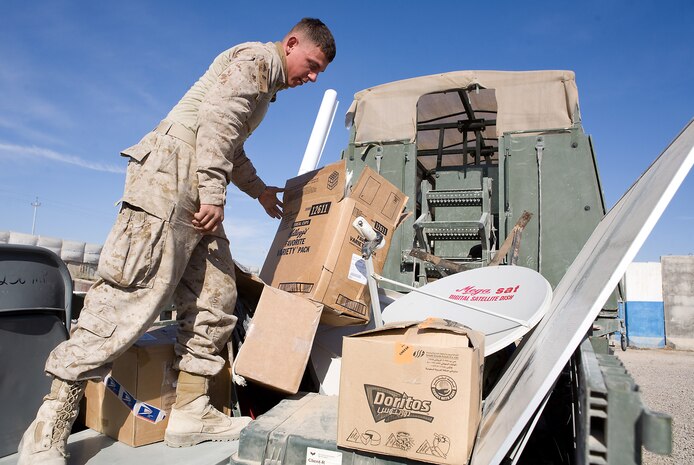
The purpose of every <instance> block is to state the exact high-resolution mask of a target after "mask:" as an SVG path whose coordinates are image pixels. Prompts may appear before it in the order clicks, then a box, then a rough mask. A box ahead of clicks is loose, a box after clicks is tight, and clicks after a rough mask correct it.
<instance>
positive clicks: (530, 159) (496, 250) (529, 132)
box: [342, 71, 671, 464]
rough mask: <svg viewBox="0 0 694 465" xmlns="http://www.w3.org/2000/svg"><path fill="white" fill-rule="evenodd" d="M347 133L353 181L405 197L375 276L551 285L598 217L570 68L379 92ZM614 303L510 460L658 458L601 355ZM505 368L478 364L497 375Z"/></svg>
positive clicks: (611, 328)
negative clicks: (508, 278)
mask: <svg viewBox="0 0 694 465" xmlns="http://www.w3.org/2000/svg"><path fill="white" fill-rule="evenodd" d="M347 123H348V125H349V126H350V127H351V132H350V140H349V144H348V146H347V148H346V150H344V151H343V153H342V157H343V158H344V159H346V160H347V164H348V167H350V168H351V169H352V170H354V175H355V176H358V175H359V173H360V172H361V170H362V169H363V167H364V166H369V167H371V168H372V169H374V170H376V171H377V172H378V173H379V174H381V175H382V176H384V177H385V178H386V179H388V180H389V181H391V182H392V183H394V184H395V185H396V186H398V187H400V189H401V190H402V191H403V192H404V193H405V194H406V195H407V196H409V199H410V200H409V204H408V206H407V208H408V210H409V211H411V212H414V215H412V216H411V217H410V218H408V219H407V220H406V221H405V223H404V224H403V225H402V226H401V227H400V228H399V229H398V230H397V231H396V232H395V236H394V238H393V240H392V243H391V247H390V250H389V252H388V257H387V260H386V264H385V267H384V270H383V273H382V274H383V276H384V277H387V278H390V279H392V280H395V281H398V282H400V283H403V284H407V285H411V286H422V285H424V284H426V283H428V282H431V281H432V280H436V279H439V278H442V277H444V276H446V275H448V274H450V273H452V272H455V271H459V270H465V269H472V268H476V267H483V266H489V265H490V264H497V263H505V264H512V265H517V266H524V267H528V268H531V269H533V270H536V271H538V272H539V273H541V274H542V275H543V276H544V277H545V278H546V279H547V280H548V281H549V283H550V284H551V285H552V287H556V286H557V284H558V283H559V282H560V280H561V279H562V277H563V276H564V274H565V272H566V271H567V269H568V267H569V266H570V265H571V263H572V262H573V261H574V259H575V258H576V256H577V255H578V253H579V252H580V251H581V249H582V247H583V246H584V244H585V243H586V241H587V239H588V238H589V236H590V235H591V233H592V232H593V230H594V229H595V228H596V226H597V224H598V223H599V222H600V220H601V219H602V218H603V216H604V215H605V212H606V209H605V200H604V196H603V192H602V187H601V183H600V176H599V173H598V164H597V161H596V156H595V150H594V145H593V141H592V139H591V138H590V136H588V135H586V134H585V132H584V130H583V127H582V124H581V115H580V109H579V101H578V91H577V86H576V81H575V76H574V73H573V72H571V71H525V72H503V71H459V72H451V73H445V74H437V75H431V76H424V77H417V78H413V79H406V80H403V81H397V82H393V83H388V84H384V85H380V86H376V87H373V88H369V89H366V90H364V91H361V92H359V93H357V94H356V95H355V98H354V101H353V103H352V105H351V107H350V109H349V111H348V113H347ZM528 218H530V219H529V220H528ZM503 243H506V246H505V247H502V244H503ZM509 244H511V246H510V247H508V245H509ZM500 249H501V250H500ZM385 286H387V284H386V285H385ZM391 287H392V288H393V289H395V288H397V286H395V287H393V286H391ZM620 300H621V293H620V289H619V288H617V289H615V291H614V292H613V293H612V295H611V297H610V298H609V299H608V301H607V302H606V303H605V304H604V306H603V310H602V311H601V312H600V316H599V317H598V318H597V319H596V320H595V322H594V324H593V328H592V331H591V332H590V334H587V335H586V342H585V343H584V344H582V345H581V347H580V348H579V349H578V350H577V351H576V353H575V354H574V356H573V358H572V360H571V362H570V363H569V364H568V365H567V366H566V367H565V369H564V371H563V372H562V376H561V377H560V378H559V380H557V382H556V384H555V388H554V390H553V393H552V396H551V397H550V399H549V403H548V406H547V407H546V408H545V410H544V413H543V415H542V416H541V418H540V419H539V421H538V423H537V426H536V427H535V430H534V432H533V434H532V435H531V437H530V440H529V442H528V444H527V446H526V447H525V449H524V450H523V452H522V454H520V455H519V456H518V455H517V456H516V457H515V459H514V460H515V461H514V462H513V463H527V464H538V463H562V464H564V463H566V464H569V463H570V464H574V463H576V464H607V463H610V464H617V463H619V464H622V463H623V464H631V463H641V445H642V444H644V445H646V446H647V447H649V448H650V449H651V450H653V451H656V452H660V453H667V452H668V451H669V447H670V445H671V432H670V431H669V424H667V422H665V423H663V422H660V423H658V426H657V427H652V428H651V429H649V426H653V424H654V422H649V421H648V418H651V417H657V415H655V414H651V412H649V411H648V410H647V409H645V408H644V407H643V404H642V403H641V400H640V398H639V394H638V389H637V386H636V385H635V384H634V381H633V380H632V379H631V377H630V376H629V375H628V373H627V372H626V371H625V369H624V367H623V366H622V365H621V363H620V362H619V360H618V359H617V358H616V357H614V356H613V355H611V353H612V349H611V347H610V344H609V340H610V339H609V336H610V335H612V334H613V333H615V332H621V333H622V340H623V341H624V342H626V340H625V338H624V337H623V328H624V325H623V322H622V320H621V319H620V318H619V315H618V309H619V302H620ZM490 362H491V363H490ZM503 362H504V361H503V360H502V361H499V360H489V359H488V360H486V361H485V363H489V365H490V366H496V367H497V368H499V369H501V370H503ZM500 365H501V367H500ZM488 375H490V376H491V375H492V373H488ZM660 418H662V417H660ZM509 463H510V462H509Z"/></svg>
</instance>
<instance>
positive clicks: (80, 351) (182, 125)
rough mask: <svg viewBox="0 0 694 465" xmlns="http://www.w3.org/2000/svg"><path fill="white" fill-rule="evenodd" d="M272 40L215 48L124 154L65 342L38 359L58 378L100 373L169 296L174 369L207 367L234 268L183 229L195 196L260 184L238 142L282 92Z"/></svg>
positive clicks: (230, 321) (219, 248) (221, 252)
mask: <svg viewBox="0 0 694 465" xmlns="http://www.w3.org/2000/svg"><path fill="white" fill-rule="evenodd" d="M285 83H286V57H285V54H284V50H283V49H282V48H281V45H280V44H279V43H274V44H273V43H267V44H261V43H256V42H254V43H246V44H241V45H238V46H236V47H233V48H231V49H229V50H227V51H225V52H223V53H222V54H220V55H219V56H218V57H217V58H216V59H215V60H214V62H213V63H212V65H211V66H210V68H209V69H208V70H207V72H206V73H205V74H204V75H203V76H202V77H201V78H200V79H199V80H198V82H197V83H196V84H195V85H194V86H193V87H192V88H191V89H190V90H189V91H188V92H187V93H186V95H185V96H184V97H183V99H181V101H180V102H179V103H178V104H177V105H176V106H175V107H174V108H173V109H172V110H171V112H170V113H169V115H168V116H167V117H166V119H165V120H164V121H162V123H161V124H159V126H158V127H157V128H156V129H155V130H154V131H152V132H150V133H149V134H147V135H146V136H145V137H144V138H143V139H142V140H141V141H140V142H139V143H138V144H137V145H135V146H133V147H130V148H128V149H126V150H124V151H123V152H122V155H123V156H126V157H129V162H128V169H127V175H126V183H125V193H124V196H123V199H122V201H123V204H122V207H121V211H120V213H119V214H118V218H117V219H116V223H115V225H114V227H113V229H112V230H111V233H110V234H109V237H108V239H107V241H106V243H105V244H104V248H103V251H102V254H101V260H100V262H99V269H98V272H99V276H100V279H99V281H98V282H97V283H96V284H95V285H94V286H93V287H92V289H91V290H90V291H89V293H88V294H87V296H86V299H85V305H84V309H83V310H82V313H81V315H80V318H79V321H78V322H77V325H76V326H75V329H74V332H73V334H72V336H71V338H70V339H69V340H68V341H66V342H64V343H63V344H61V345H59V346H58V347H57V348H56V349H55V350H54V351H53V352H52V353H51V354H50V356H49V357H48V361H47V362H46V371H48V372H49V373H51V374H53V375H54V376H57V377H59V378H61V379H64V380H83V379H88V378H99V377H102V376H103V375H104V374H105V373H106V372H107V371H108V370H109V367H110V363H111V362H112V361H113V360H114V359H116V358H117V357H118V356H119V355H121V354H122V353H123V352H124V351H125V350H127V348H128V347H130V345H131V344H132V343H133V342H135V341H136V340H137V339H138V338H139V337H140V336H142V334H143V333H144V332H145V331H146V330H147V329H148V328H149V327H150V326H151V324H152V323H153V322H154V321H155V320H156V318H157V317H158V315H159V313H160V311H161V310H162V309H163V308H164V306H165V305H167V304H168V303H169V302H171V299H172V298H173V300H174V302H175V304H176V309H177V315H178V320H179V331H178V338H177V342H176V354H177V355H178V357H177V368H179V369H181V370H184V371H187V372H189V373H194V374H199V375H205V376H209V375H214V374H216V373H217V372H218V371H219V370H220V369H221V368H222V366H223V363H224V361H223V359H222V358H221V357H220V356H219V355H218V354H219V352H220V350H221V348H222V347H223V345H224V344H225V343H226V341H227V339H228V337H229V335H230V334H231V331H232V330H233V328H234V324H235V323H236V317H235V316H233V314H232V313H233V309H234V304H235V300H236V286H235V283H234V267H233V262H232V260H231V253H230V251H229V241H228V240H227V239H226V237H225V234H224V231H223V230H222V229H221V227H220V229H219V230H218V231H216V232H215V233H213V234H210V235H202V234H201V233H200V232H199V231H197V230H195V229H194V228H193V226H192V220H193V214H194V213H195V212H197V211H198V209H199V207H200V204H201V203H203V204H211V205H224V203H225V198H226V186H227V185H228V183H229V182H233V183H234V184H235V185H236V186H238V187H239V188H240V189H241V190H242V191H244V192H245V193H247V194H248V195H250V196H251V197H253V198H257V197H258V196H259V195H260V194H261V193H262V192H263V190H264V189H265V187H266V186H265V184H264V183H263V181H262V180H261V179H260V178H259V177H258V176H257V175H256V171H255V168H254V167H253V165H252V164H251V162H250V160H249V159H248V158H247V157H246V155H245V153H244V150H243V142H244V141H245V140H246V138H248V136H249V135H250V134H251V132H252V131H253V130H254V129H255V128H256V127H257V125H258V124H259V123H260V121H261V120H262V118H263V116H264V115H265V112H266V111H267V107H268V105H269V103H270V101H271V99H272V98H273V97H274V95H275V93H276V92H277V91H279V90H281V89H283V88H285V87H286V86H285Z"/></svg>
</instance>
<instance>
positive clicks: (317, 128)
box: [299, 89, 340, 175]
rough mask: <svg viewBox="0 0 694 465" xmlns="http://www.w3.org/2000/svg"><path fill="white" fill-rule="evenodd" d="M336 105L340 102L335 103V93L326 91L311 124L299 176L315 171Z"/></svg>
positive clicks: (331, 90) (329, 90) (330, 90)
mask: <svg viewBox="0 0 694 465" xmlns="http://www.w3.org/2000/svg"><path fill="white" fill-rule="evenodd" d="M338 103H340V102H338V101H337V92H335V91H334V90H333V89H328V90H326V91H325V94H324V95H323V101H322V102H321V105H320V108H319V109H318V115H316V122H315V123H313V131H311V137H310V138H309V139H308V144H307V145H306V151H305V152H304V158H303V160H302V161H301V167H300V168H299V174H300V175H301V174H304V173H307V172H309V171H312V170H315V169H316V167H317V166H318V162H320V157H321V154H322V153H323V148H324V147H325V141H326V140H327V139H328V134H329V133H330V127H331V126H332V124H333V118H334V117H335V112H336V111H337V105H338Z"/></svg>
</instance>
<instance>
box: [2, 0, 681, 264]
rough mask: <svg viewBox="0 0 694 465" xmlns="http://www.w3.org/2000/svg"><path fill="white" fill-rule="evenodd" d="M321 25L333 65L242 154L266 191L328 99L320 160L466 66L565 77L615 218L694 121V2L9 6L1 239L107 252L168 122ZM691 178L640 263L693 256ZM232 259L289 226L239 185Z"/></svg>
mask: <svg viewBox="0 0 694 465" xmlns="http://www.w3.org/2000/svg"><path fill="white" fill-rule="evenodd" d="M303 16H315V17H319V18H321V19H322V20H323V21H324V22H326V24H328V26H329V27H330V28H331V29H332V31H333V33H334V35H335V38H336V41H337V58H336V60H335V62H334V63H333V64H331V65H330V67H329V68H328V70H327V72H326V73H325V74H324V75H321V76H320V78H319V80H318V82H317V83H316V84H312V85H309V86H303V87H302V88H299V89H293V90H288V91H285V92H282V93H280V94H279V96H278V100H277V102H276V103H274V104H273V105H272V107H271V109H270V111H269V113H268V116H267V117H266V118H265V121H264V122H263V123H262V124H261V126H260V128H259V129H258V130H257V131H256V132H255V133H254V135H253V137H252V138H251V139H250V140H249V141H248V142H247V143H246V151H247V153H248V154H249V155H250V156H251V158H252V160H253V162H254V164H255V165H256V167H257V168H258V171H259V173H260V174H261V176H262V177H263V179H264V180H265V181H266V182H267V183H268V184H274V185H283V184H284V181H285V180H286V179H287V178H289V177H292V176H294V175H295V174H296V171H297V170H298V167H299V164H300V162H301V157H302V155H303V151H304V149H305V147H306V142H307V140H308V137H309V135H310V132H311V128H312V126H313V121H314V118H315V114H316V111H317V109H318V106H319V104H320V101H321V98H322V95H323V92H324V91H325V90H326V89H328V88H333V89H335V90H336V91H337V93H338V99H339V101H340V105H339V108H338V114H337V116H336V118H335V122H336V124H335V125H334V126H333V129H332V132H331V134H330V138H329V139H328V142H327V144H326V147H325V151H324V153H323V159H322V161H321V164H325V163H329V162H332V161H337V160H338V159H339V158H340V152H341V151H342V149H343V148H344V147H346V145H347V139H348V132H347V130H346V129H344V127H343V125H342V121H343V119H344V118H343V116H344V112H345V111H346V109H347V108H348V106H349V104H350V102H351V100H352V96H353V95H354V93H355V92H357V91H359V90H361V89H365V88H367V87H371V86H374V85H378V84H382V83H385V82H390V81H394V80H398V79H404V78H409V77H414V76H421V75H426V74H434V73H439V72H446V71H455V70H465V69H470V70H474V69H495V70H533V69H569V70H573V71H575V73H576V81H577V84H578V90H579V99H580V104H581V113H582V117H583V125H584V128H585V130H586V132H587V133H588V134H590V135H592V137H593V141H594V145H595V148H596V152H597V157H598V165H599V170H600V174H601V177H602V182H603V188H604V193H605V197H606V201H607V204H608V207H609V206H612V205H613V204H614V203H615V202H616V201H617V200H618V199H619V197H620V196H621V195H622V194H623V193H624V191H626V189H627V188H628V187H629V186H630V185H631V184H632V183H633V182H634V181H635V180H636V179H637V178H638V176H639V175H640V174H641V173H642V172H643V171H644V170H645V169H646V168H647V167H648V166H649V164H650V163H651V162H652V161H653V160H654V159H655V157H656V156H657V155H658V154H659V153H660V152H661V151H662V150H663V149H664V148H665V147H666V146H667V144H668V143H669V142H670V141H671V140H672V139H673V138H674V137H675V136H676V135H677V133H678V132H679V131H680V130H681V129H682V128H683V127H684V125H685V124H686V123H687V122H688V121H689V120H690V119H691V118H692V116H694V89H693V87H694V40H693V39H692V37H691V30H692V24H693V23H694V2H691V1H690V0H681V1H677V0H661V1H659V2H655V1H638V2H637V1H611V0H603V1H599V2H597V1H587V2H568V1H561V0H555V1H526V2H517V1H487V2H469V1H455V2H453V1H430V2H403V1H399V2H396V1H349V2H326V1H315V2H312V1H311V2H282V3H277V2H272V1H265V2H234V1H200V2H191V1H173V0H169V1H143V0H139V1H134V0H119V1H117V2H95V1H86V0H85V1H61V0H51V1H31V0H3V2H2V3H1V4H0V38H2V40H0V230H12V231H18V232H25V233H29V232H31V227H32V214H33V209H32V207H31V205H30V204H31V202H32V201H34V199H35V198H36V197H38V198H39V201H40V202H41V206H40V207H39V209H38V215H37V224H36V234H40V235H44V236H52V237H58V238H63V239H71V240H79V241H85V242H95V243H101V242H103V241H104V239H105V238H106V235H107V234H108V231H109V229H110V227H111V224H112V222H113V219H114V218H115V215H116V213H117V208H116V207H115V206H114V204H115V202H116V201H117V200H118V198H119V197H120V195H121V193H122V189H123V181H124V170H125V160H124V159H122V158H121V157H119V156H118V152H119V151H120V150H121V149H123V148H125V147H127V146H130V145H132V144H134V143H136V142H137V141H138V140H139V139H140V138H141V137H142V136H143V135H144V134H145V133H146V132H147V131H149V130H150V129H152V128H153V127H154V126H155V125H156V124H157V123H158V122H159V120H161V119H162V118H163V117H164V116H165V115H166V113H167V112H168V111H169V109H170V108H171V107H172V106H173V105H174V104H175V103H176V102H177V101H178V99H179V98H180V97H181V96H182V95H183V93H184V92H185V91H186V90H187V89H188V87H189V86H190V85H191V84H193V83H194V82H195V80H197V78H198V77H199V76H200V75H201V74H202V73H203V72H204V71H205V70H206V69H207V66H208V65H209V63H210V62H211V61H212V59H213V58H214V57H215V56H216V55H217V54H218V53H219V52H221V51H223V50H224V49H226V48H228V47H230V46H232V45H235V44H237V43H240V42H245V41H252V40H257V41H263V42H267V41H274V40H279V39H281V37H282V36H283V35H284V33H285V32H286V31H287V30H288V29H289V28H290V27H291V26H292V25H293V24H294V23H295V22H296V21H298V20H299V19H300V18H301V17H303ZM693 201H694V174H690V175H689V177H688V178H687V180H686V181H685V183H684V184H683V185H682V187H681V188H680V191H679V192H678V193H677V195H676V197H675V198H674V200H673V202H672V203H671V204H670V206H669V207H668V209H667V210H666V212H665V214H664V215H663V217H662V218H661V220H660V223H659V224H658V225H657V226H656V228H655V230H654V231H653V233H652V234H651V237H650V238H649V240H648V242H647V243H646V245H645V246H644V247H643V249H642V250H641V252H640V253H639V255H638V256H637V259H638V260H640V261H657V260H658V259H659V257H660V256H661V255H687V254H692V253H694V241H693V240H692V231H694V209H692V207H691V204H692V202H693ZM226 216H227V219H226V220H225V226H226V229H227V233H228V235H229V236H230V239H231V242H232V251H233V253H234V256H235V258H237V259H238V260H239V261H241V262H242V263H244V264H247V265H256V266H257V265H261V264H262V261H263V259H264V256H265V253H266V250H267V247H268V246H269V245H270V242H271V240H272V237H273V236H274V232H275V229H276V226H277V223H276V222H275V221H273V220H271V219H269V218H268V217H267V216H265V214H264V212H262V210H261V208H260V206H259V204H258V203H257V202H256V201H255V200H252V199H249V198H247V197H245V196H244V195H243V194H241V193H240V192H239V191H237V190H233V189H232V190H230V194H229V198H228V202H227V209H226Z"/></svg>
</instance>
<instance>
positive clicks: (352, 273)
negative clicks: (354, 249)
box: [347, 253, 366, 284]
mask: <svg viewBox="0 0 694 465" xmlns="http://www.w3.org/2000/svg"><path fill="white" fill-rule="evenodd" d="M347 278H348V279H351V280H352V281H356V282H358V283H359V284H366V262H365V261H364V259H363V258H362V257H361V256H359V255H357V254H354V253H353V254H352V263H351V264H350V265H349V274H348V275H347Z"/></svg>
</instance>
